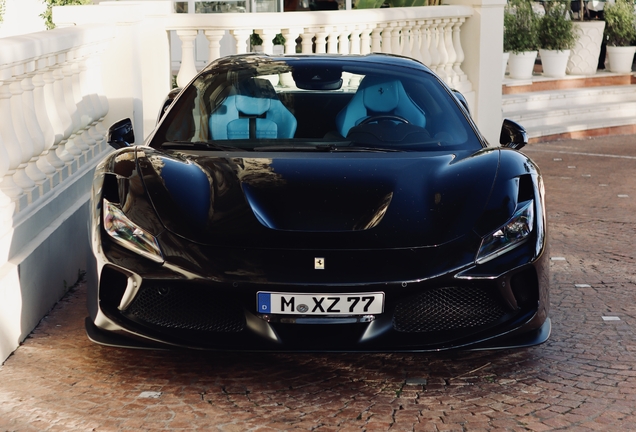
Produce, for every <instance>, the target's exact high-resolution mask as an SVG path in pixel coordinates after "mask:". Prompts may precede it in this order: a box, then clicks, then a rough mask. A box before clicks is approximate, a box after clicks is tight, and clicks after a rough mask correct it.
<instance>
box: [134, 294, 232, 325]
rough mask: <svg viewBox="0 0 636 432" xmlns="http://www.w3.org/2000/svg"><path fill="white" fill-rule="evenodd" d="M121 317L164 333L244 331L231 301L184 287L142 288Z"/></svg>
mask: <svg viewBox="0 0 636 432" xmlns="http://www.w3.org/2000/svg"><path fill="white" fill-rule="evenodd" d="M124 315H126V316H128V317H129V318H130V319H132V320H134V321H137V322H141V323H146V324H151V325H153V326H158V327H161V328H164V329H175V330H193V331H204V332H219V333H231V332H240V331H241V330H243V328H244V327H245V315H244V313H243V310H242V308H241V307H240V306H239V305H238V304H237V303H236V302H235V301H232V300H231V299H226V298H223V297H220V296H219V295H218V294H216V293H214V292H212V290H210V289H207V288H205V287H193V286H188V285H145V286H143V287H142V289H141V290H140V292H139V293H138V294H137V296H136V297H135V299H134V300H133V302H132V303H131V305H130V307H128V309H126V311H124Z"/></svg>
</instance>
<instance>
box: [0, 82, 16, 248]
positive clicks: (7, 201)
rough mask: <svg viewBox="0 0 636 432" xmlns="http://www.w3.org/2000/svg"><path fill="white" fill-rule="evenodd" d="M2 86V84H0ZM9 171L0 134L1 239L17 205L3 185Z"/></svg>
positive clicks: (6, 155) (7, 228) (8, 227)
mask: <svg viewBox="0 0 636 432" xmlns="http://www.w3.org/2000/svg"><path fill="white" fill-rule="evenodd" d="M0 86H2V83H0ZM0 132H1V131H0ZM8 171H9V154H8V153H7V150H6V148H5V144H4V142H3V141H2V134H1V133H0V238H1V237H2V236H3V235H5V234H6V233H7V232H8V231H9V230H10V229H11V227H12V223H11V217H12V216H13V211H14V209H15V204H13V203H12V201H11V198H10V197H9V196H8V195H7V194H6V193H5V192H4V189H3V185H2V183H3V179H4V178H5V176H6V175H7V172H8Z"/></svg>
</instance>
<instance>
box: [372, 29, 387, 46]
mask: <svg viewBox="0 0 636 432" xmlns="http://www.w3.org/2000/svg"><path fill="white" fill-rule="evenodd" d="M385 28H386V24H384V23H379V24H378V25H377V26H376V27H375V28H374V29H373V30H372V31H371V52H374V53H379V52H382V33H383V32H384V29H385Z"/></svg>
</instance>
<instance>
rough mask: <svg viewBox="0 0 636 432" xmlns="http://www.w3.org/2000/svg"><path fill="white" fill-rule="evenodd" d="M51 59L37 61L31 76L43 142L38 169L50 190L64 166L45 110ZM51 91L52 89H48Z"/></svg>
mask: <svg viewBox="0 0 636 432" xmlns="http://www.w3.org/2000/svg"><path fill="white" fill-rule="evenodd" d="M51 58H52V57H46V58H43V59H39V60H38V67H37V73H36V74H35V75H34V76H33V79H32V82H33V86H34V88H33V103H34V106H35V115H36V118H37V121H38V124H39V127H40V130H41V131H42V138H43V140H44V149H43V151H42V154H41V155H40V159H39V160H38V167H39V168H40V170H42V172H43V173H44V174H45V175H46V176H47V178H48V183H49V187H50V188H54V187H55V186H56V185H57V184H58V183H59V178H58V177H57V176H56V173H57V170H58V169H60V168H62V167H63V166H64V162H62V161H61V160H60V159H59V158H58V157H57V155H55V153H53V154H51V153H52V150H54V148H53V146H54V145H55V144H56V143H55V140H56V135H55V131H54V129H53V123H52V121H51V117H50V116H49V113H48V110H47V100H46V93H47V89H46V86H47V82H46V80H45V78H44V75H45V73H46V70H47V69H48V62H49V60H50V59H51ZM49 88H50V87H49ZM50 90H52V88H50Z"/></svg>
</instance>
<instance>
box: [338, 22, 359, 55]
mask: <svg viewBox="0 0 636 432" xmlns="http://www.w3.org/2000/svg"><path fill="white" fill-rule="evenodd" d="M351 27H352V28H353V30H351V29H350V28H349V27H344V28H340V34H339V35H338V53H340V54H349V53H350V52H351V46H350V45H351V43H352V42H351V41H350V40H349V37H350V36H352V33H356V30H355V26H351Z"/></svg>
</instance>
